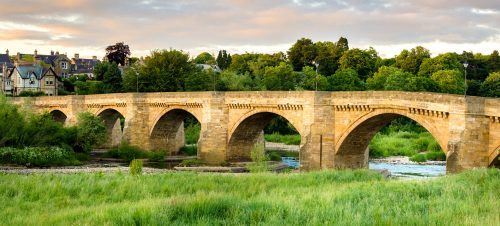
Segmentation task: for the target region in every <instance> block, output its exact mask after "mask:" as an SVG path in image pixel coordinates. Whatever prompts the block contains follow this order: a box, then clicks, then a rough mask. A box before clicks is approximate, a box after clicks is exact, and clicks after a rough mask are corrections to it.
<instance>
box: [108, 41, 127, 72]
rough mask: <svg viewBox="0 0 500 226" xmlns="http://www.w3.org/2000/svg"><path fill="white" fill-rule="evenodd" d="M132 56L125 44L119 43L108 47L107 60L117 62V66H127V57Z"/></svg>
mask: <svg viewBox="0 0 500 226" xmlns="http://www.w3.org/2000/svg"><path fill="white" fill-rule="evenodd" d="M129 56H130V49H129V47H128V45H125V44H124V43H123V42H117V43H116V44H114V45H110V46H108V47H106V58H107V59H108V61H109V62H115V63H116V64H117V65H122V66H125V61H126V60H127V57H129Z"/></svg>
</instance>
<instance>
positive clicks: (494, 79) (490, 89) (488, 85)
mask: <svg viewBox="0 0 500 226" xmlns="http://www.w3.org/2000/svg"><path fill="white" fill-rule="evenodd" d="M480 93H481V94H482V95H483V96H487V97H500V71H498V72H493V73H491V74H490V75H489V76H488V77H487V78H486V80H485V81H484V83H483V85H482V86H481V91H480Z"/></svg>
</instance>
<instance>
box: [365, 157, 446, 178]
mask: <svg viewBox="0 0 500 226" xmlns="http://www.w3.org/2000/svg"><path fill="white" fill-rule="evenodd" d="M368 168H369V169H377V170H380V169H386V170H388V171H389V172H390V173H391V175H392V176H394V177H396V178H402V179H419V178H432V177H437V176H443V175H445V174H446V166H444V165H420V164H393V163H383V162H375V161H369V162H368Z"/></svg>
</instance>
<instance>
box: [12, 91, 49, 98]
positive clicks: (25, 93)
mask: <svg viewBox="0 0 500 226" xmlns="http://www.w3.org/2000/svg"><path fill="white" fill-rule="evenodd" d="M17 96H19V97H39V96H47V94H45V93H44V92H41V91H36V92H35V91H22V92H21V93H19V95H17Z"/></svg>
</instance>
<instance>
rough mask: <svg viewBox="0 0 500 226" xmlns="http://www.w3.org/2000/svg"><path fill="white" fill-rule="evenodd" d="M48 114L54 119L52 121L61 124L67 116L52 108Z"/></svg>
mask: <svg viewBox="0 0 500 226" xmlns="http://www.w3.org/2000/svg"><path fill="white" fill-rule="evenodd" d="M50 115H52V119H54V121H56V122H59V123H62V124H65V123H66V120H67V119H68V116H67V115H66V114H64V112H62V111H60V110H53V111H51V112H50Z"/></svg>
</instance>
